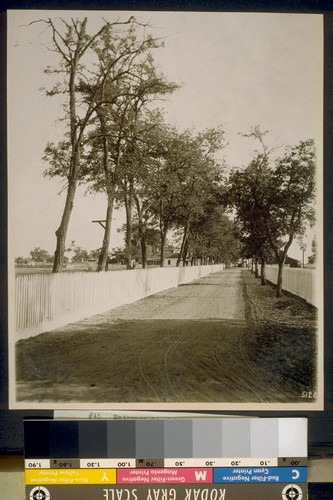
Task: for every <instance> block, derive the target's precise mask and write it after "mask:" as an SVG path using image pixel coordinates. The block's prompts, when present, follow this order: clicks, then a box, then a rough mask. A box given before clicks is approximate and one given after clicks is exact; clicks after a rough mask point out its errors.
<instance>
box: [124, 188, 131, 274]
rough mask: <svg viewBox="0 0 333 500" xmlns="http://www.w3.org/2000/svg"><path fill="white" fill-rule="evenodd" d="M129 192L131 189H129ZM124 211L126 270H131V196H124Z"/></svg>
mask: <svg viewBox="0 0 333 500" xmlns="http://www.w3.org/2000/svg"><path fill="white" fill-rule="evenodd" d="M130 191H131V188H130ZM125 210H126V240H125V242H126V269H131V268H132V265H131V261H132V196H131V192H130V193H129V196H128V195H127V194H126V195H125Z"/></svg>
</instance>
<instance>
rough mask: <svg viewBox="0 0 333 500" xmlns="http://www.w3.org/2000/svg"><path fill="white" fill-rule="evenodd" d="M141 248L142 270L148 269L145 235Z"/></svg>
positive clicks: (141, 241) (142, 238)
mask: <svg viewBox="0 0 333 500" xmlns="http://www.w3.org/2000/svg"><path fill="white" fill-rule="evenodd" d="M140 247H141V264H142V269H146V263H147V245H146V238H145V236H144V235H143V236H142V237H141V238H140Z"/></svg>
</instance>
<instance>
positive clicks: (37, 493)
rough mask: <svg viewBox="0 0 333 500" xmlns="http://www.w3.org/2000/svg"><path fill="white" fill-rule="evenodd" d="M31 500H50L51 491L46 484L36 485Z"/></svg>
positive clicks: (31, 493) (31, 492)
mask: <svg viewBox="0 0 333 500" xmlns="http://www.w3.org/2000/svg"><path fill="white" fill-rule="evenodd" d="M29 500H50V492H49V490H48V489H46V488H44V486H36V488H33V489H32V490H31V491H30V496H29Z"/></svg>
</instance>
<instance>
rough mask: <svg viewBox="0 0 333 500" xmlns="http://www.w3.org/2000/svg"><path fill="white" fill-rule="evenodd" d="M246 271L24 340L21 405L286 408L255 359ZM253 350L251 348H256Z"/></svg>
mask: <svg viewBox="0 0 333 500" xmlns="http://www.w3.org/2000/svg"><path fill="white" fill-rule="evenodd" d="M252 321H253V318H252V314H251V307H250V303H249V300H248V298H247V293H246V286H245V284H244V280H243V271H242V270H241V269H228V270H225V271H222V272H219V273H214V274H211V275H209V276H207V277H205V278H201V279H198V280H196V281H194V282H192V283H189V284H187V285H182V286H179V287H178V288H173V289H170V290H166V291H164V292H161V293H159V294H156V295H154V296H151V297H148V298H146V299H143V300H140V301H138V302H136V303H134V304H130V305H127V306H122V307H119V308H117V309H114V310H112V311H109V312H107V313H104V314H100V315H97V316H94V317H92V318H89V319H86V320H83V321H79V322H77V323H73V324H71V325H68V326H66V327H64V328H59V329H57V330H54V331H52V332H47V333H43V334H41V335H38V336H37V337H34V338H30V339H26V340H21V341H19V342H18V343H17V346H16V353H17V382H18V383H17V400H18V401H29V402H32V401H39V402H43V403H48V402H78V403H84V402H90V403H115V402H129V403H131V402H133V403H144V402H149V403H151V402H169V403H181V402H187V403H198V402H200V403H208V402H210V403H228V402H229V403H230V402H233V403H235V402H240V403H249V402H250V403H251V402H286V401H290V398H292V397H294V393H295V390H296V391H297V390H298V389H297V388H296V389H295V388H294V387H292V386H291V387H290V391H291V392H290V394H288V392H281V387H280V386H279V377H278V374H277V371H276V370H275V367H274V366H272V369H271V370H269V373H267V371H265V372H264V371H263V369H262V367H261V364H260V362H258V360H257V359H256V354H255V349H254V348H253V345H254V342H255V333H254V332H253V323H252ZM249 346H251V348H249Z"/></svg>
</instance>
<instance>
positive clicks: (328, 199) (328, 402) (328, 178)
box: [0, 3, 333, 442]
mask: <svg viewBox="0 0 333 500" xmlns="http://www.w3.org/2000/svg"><path fill="white" fill-rule="evenodd" d="M197 5H198V4H197V3H196V8H195V10H200V8H199V9H198V8H197ZM274 5H275V4H274ZM108 7H110V6H108ZM29 8H30V7H29ZM59 8H60V9H62V7H59ZM74 8H75V7H72V6H71V10H72V9H74ZM136 8H137V7H134V6H132V7H131V8H129V7H128V6H126V9H128V10H136ZM114 9H115V10H117V7H114V6H111V8H110V10H114ZM150 9H151V6H150V5H148V6H147V7H145V9H142V10H150ZM91 10H93V9H92V8H91ZM119 10H120V9H119ZM121 10H125V6H122V7H121ZM152 10H153V9H152ZM159 10H160V9H159ZM189 10H190V9H189ZM213 10H215V9H213ZM216 10H217V9H216ZM219 10H221V11H222V12H223V11H224V9H223V10H222V9H219ZM230 10H233V9H230ZM250 10H251V9H250ZM278 11H279V10H278ZM307 12H308V13H322V14H324V23H325V27H324V44H325V53H326V58H325V97H324V99H325V110H324V252H325V254H324V258H325V262H324V273H325V276H329V275H332V273H331V271H332V267H333V266H332V256H331V255H330V252H331V249H330V248H329V247H330V242H331V241H332V228H331V227H330V226H331V224H330V217H329V214H330V213H333V212H332V205H333V203H332V192H331V191H332V188H330V186H332V185H333V182H332V181H333V174H332V173H331V172H330V169H329V164H330V163H331V159H332V141H331V138H330V133H329V130H331V129H332V127H331V126H330V125H331V124H332V116H331V113H330V112H329V110H330V109H332V106H331V107H330V104H332V96H331V93H332V92H330V89H331V88H332V80H333V79H332V72H333V71H332V67H331V66H332V61H329V60H328V52H329V51H328V47H332V40H333V35H332V31H333V16H332V15H330V14H329V13H326V12H325V11H322V12H318V11H316V12H310V11H309V10H307ZM1 97H2V98H3V95H2V96H1ZM4 109H5V108H4ZM3 120H4V119H3ZM2 142H4V143H5V142H6V141H2ZM2 149H3V148H2ZM1 153H4V152H3V151H1ZM5 162H6V160H5ZM4 184H5V189H3V187H4V186H3V185H4ZM1 188H2V190H3V191H4V192H5V196H4V197H2V200H4V199H6V193H7V192H6V179H5V183H4V182H3V179H2V177H1ZM6 210H7V206H4V210H3V213H6ZM2 223H3V221H2ZM2 229H3V227H1V230H2ZM8 230H10V227H8ZM4 234H6V231H4ZM1 250H3V253H2V254H1V267H2V268H3V265H2V263H3V262H6V260H7V258H8V256H7V253H6V252H7V250H6V248H2V247H1ZM3 256H4V258H2V257H3ZM6 265H7V264H6ZM4 282H5V280H2V283H1V284H2V287H3V283H4ZM330 291H331V285H330V282H329V280H328V279H327V278H326V279H325V280H324V295H325V297H326V298H327V297H330V296H332V295H331V293H330ZM5 294H6V291H5V293H4V294H3V296H5ZM5 309H6V308H5ZM331 314H332V313H331V312H330V311H329V310H328V308H325V310H324V323H325V333H324V336H325V348H324V357H325V385H324V387H325V398H324V399H325V401H324V403H325V406H324V410H325V411H324V412H320V410H315V413H316V412H317V411H319V412H320V413H322V414H323V415H324V417H325V418H326V419H327V418H328V419H329V420H331V419H332V418H333V417H332V406H333V405H332V399H333V398H332V393H333V389H332V386H333V380H332V375H331V366H332V359H333V356H332V347H331V346H332V344H333V342H331V340H332V332H331V329H330V328H329V325H330V323H331V319H332V318H331ZM6 319H7V318H5V320H6ZM3 324H4V325H5V324H6V323H3V321H2V318H1V322H0V326H2V325H3ZM6 330H7V328H6V327H5V329H4V331H5V332H6ZM1 333H2V332H1ZM6 335H7V333H5V336H4V337H5V340H6ZM2 345H6V341H5V342H2ZM2 354H3V353H2ZM4 358H5V359H4V364H5V365H6V363H7V359H6V355H4ZM2 371H4V373H5V375H6V366H4V367H3V370H2ZM2 380H4V378H2ZM7 382H8V372H7ZM1 390H2V400H1V401H2V405H1V408H4V410H5V411H7V410H6V408H7V407H8V401H9V399H8V391H7V387H6V386H5V385H4V384H2V385H1ZM92 406H94V405H89V407H92ZM106 406H107V408H108V409H110V405H109V404H107V405H106ZM116 406H117V408H119V405H116ZM133 406H134V405H133V404H129V406H128V409H133ZM141 406H142V408H141ZM195 406H196V410H198V411H199V410H203V409H205V410H206V411H209V410H210V408H209V405H207V404H205V403H204V404H203V408H198V405H195ZM214 406H215V408H214V410H215V411H218V412H220V409H219V408H218V409H217V408H216V405H215V404H214ZM281 406H282V405H281V404H276V405H274V406H273V407H270V408H269V409H268V410H267V411H266V410H257V411H256V414H262V413H264V415H265V416H269V415H268V413H267V412H272V411H273V412H278V414H279V415H280V414H281V412H282V413H283V415H285V414H290V413H288V412H290V411H295V408H289V407H286V406H285V405H283V408H281ZM300 406H301V407H300ZM60 407H61V408H65V405H64V404H60V405H59V406H58V408H60ZM69 407H70V408H72V405H69ZM83 407H84V408H85V409H86V408H87V405H86V404H84V406H83ZM94 407H95V406H94ZM96 407H98V408H99V409H103V405H97V406H96ZM17 408H18V409H19V408H21V409H23V408H22V407H17ZM43 408H45V409H46V407H43ZM47 408H49V409H52V410H53V409H55V408H56V406H55V404H50V406H49V407H47ZM75 408H79V405H75ZM121 408H122V409H126V408H125V407H124V405H123V404H121ZM172 408H173V409H177V408H175V405H174V404H172ZM24 409H25V410H34V411H36V408H35V405H34V404H32V405H31V406H30V405H29V406H28V407H27V405H26V404H25V405H24ZM135 409H147V410H148V409H149V410H152V409H154V410H158V409H161V408H159V406H158V405H157V404H155V403H152V404H151V405H150V406H148V405H147V404H145V403H143V404H142V405H141V404H139V405H138V406H137V405H136V404H135ZM163 409H166V410H169V409H170V408H165V407H164V408H163ZM181 409H182V410H183V411H184V410H186V409H191V410H193V408H192V407H191V406H189V407H188V408H187V407H186V405H182V407H181ZM221 410H222V411H223V414H225V413H227V410H224V409H223V408H221ZM229 411H230V412H232V413H234V410H233V408H232V405H228V412H229ZM243 411H245V412H246V414H248V412H249V411H252V410H251V408H244V409H242V410H240V409H239V405H237V414H240V413H242V412H243ZM286 412H287V413H286ZM299 412H302V414H305V415H309V417H310V420H311V417H312V413H313V412H312V410H311V409H310V408H309V407H308V405H305V406H304V407H303V406H302V404H297V415H299ZM0 416H1V415H0ZM313 420H318V415H317V416H316V418H314V419H313ZM319 420H320V419H319ZM319 441H320V440H319ZM321 442H326V441H325V439H322V440H321Z"/></svg>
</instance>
